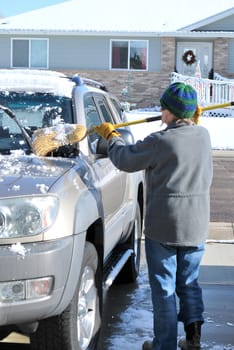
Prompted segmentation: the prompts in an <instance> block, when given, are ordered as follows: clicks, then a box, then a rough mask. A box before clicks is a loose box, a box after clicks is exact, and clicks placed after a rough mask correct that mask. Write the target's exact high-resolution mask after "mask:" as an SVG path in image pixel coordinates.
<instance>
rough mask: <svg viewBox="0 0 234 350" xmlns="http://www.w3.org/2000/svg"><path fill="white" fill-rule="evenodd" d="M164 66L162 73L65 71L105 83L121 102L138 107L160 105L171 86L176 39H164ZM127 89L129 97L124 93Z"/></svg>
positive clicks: (162, 65) (162, 66)
mask: <svg viewBox="0 0 234 350" xmlns="http://www.w3.org/2000/svg"><path fill="white" fill-rule="evenodd" d="M161 54H162V64H161V71H160V72H144V71H109V70H108V71H78V72H74V71H65V72H64V71H63V72H64V73H65V74H68V75H71V74H74V73H79V74H80V75H81V76H84V77H87V78H90V79H94V80H98V81H101V82H103V83H104V84H105V85H106V87H107V88H108V90H109V91H111V92H112V93H113V94H114V95H116V96H117V97H118V98H119V99H120V101H127V102H130V103H132V104H135V105H136V107H138V108H139V107H152V106H155V105H159V99H160V96H161V94H162V92H163V90H164V89H165V87H167V86H168V84H170V73H171V72H173V71H174V64H175V39H174V38H163V39H162V52H161ZM126 88H127V90H128V93H127V95H124V94H123V91H124V90H125V89H126Z"/></svg>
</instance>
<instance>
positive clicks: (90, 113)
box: [84, 95, 102, 153]
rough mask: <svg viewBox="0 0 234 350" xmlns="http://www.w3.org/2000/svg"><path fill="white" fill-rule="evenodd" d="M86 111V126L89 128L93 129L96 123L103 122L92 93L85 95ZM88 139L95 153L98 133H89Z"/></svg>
mask: <svg viewBox="0 0 234 350" xmlns="http://www.w3.org/2000/svg"><path fill="white" fill-rule="evenodd" d="M84 111H85V118H86V127H87V129H88V130H89V129H92V128H93V127H94V126H95V125H99V124H101V123H102V120H101V118H100V115H99V113H98V110H97V107H96V105H95V102H94V99H93V97H92V96H91V95H87V96H85V97H84ZM88 141H89V144H90V147H91V150H92V152H94V153H95V150H96V144H97V141H98V135H97V134H95V133H90V134H89V135H88Z"/></svg>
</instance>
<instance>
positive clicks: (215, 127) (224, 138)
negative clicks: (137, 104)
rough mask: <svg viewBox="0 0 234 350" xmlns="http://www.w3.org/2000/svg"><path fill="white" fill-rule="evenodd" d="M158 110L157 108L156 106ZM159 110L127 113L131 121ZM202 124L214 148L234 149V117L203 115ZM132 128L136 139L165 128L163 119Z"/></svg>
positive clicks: (146, 116) (151, 114)
mask: <svg viewBox="0 0 234 350" xmlns="http://www.w3.org/2000/svg"><path fill="white" fill-rule="evenodd" d="M156 110H157V108H156ZM159 114H160V113H159V112H157V111H154V110H152V111H150V110H147V111H144V110H140V111H138V110H135V111H130V112H128V113H126V117H127V119H128V120H129V121H132V120H138V119H144V118H148V117H151V116H154V115H159ZM200 125H202V126H204V127H205V128H207V129H208V131H209V133H210V137H211V143H212V148H213V149H223V150H234V137H233V132H234V118H231V117H230V118H229V117H205V116H202V117H201V122H200ZM130 128H131V130H132V132H133V134H134V137H135V139H136V140H138V139H143V138H144V137H145V136H147V135H148V134H150V133H151V132H155V131H159V130H161V129H164V128H165V125H162V123H161V121H156V122H150V123H143V124H136V125H132V126H131V127H130Z"/></svg>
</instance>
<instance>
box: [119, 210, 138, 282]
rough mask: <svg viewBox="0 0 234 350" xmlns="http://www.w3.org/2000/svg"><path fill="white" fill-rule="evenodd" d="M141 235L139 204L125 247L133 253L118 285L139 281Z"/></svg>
mask: <svg viewBox="0 0 234 350" xmlns="http://www.w3.org/2000/svg"><path fill="white" fill-rule="evenodd" d="M141 233H142V232H141V211H140V206H139V204H138V205H137V208H136V215H135V220H134V225H133V228H132V232H131V235H130V237H129V239H128V241H127V243H126V244H125V245H124V248H125V249H132V250H133V253H132V254H131V256H130V257H129V259H128V261H127V262H126V264H125V265H124V267H123V268H122V270H121V271H120V273H119V275H118V276H117V278H116V282H117V283H132V282H135V281H136V279H137V276H138V274H139V269H140V256H141Z"/></svg>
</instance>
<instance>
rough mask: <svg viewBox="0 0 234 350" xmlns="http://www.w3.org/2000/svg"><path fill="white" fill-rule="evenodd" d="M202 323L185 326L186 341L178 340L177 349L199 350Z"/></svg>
mask: <svg viewBox="0 0 234 350" xmlns="http://www.w3.org/2000/svg"><path fill="white" fill-rule="evenodd" d="M202 323H203V322H201V321H197V322H193V323H190V324H189V325H188V326H186V327H185V328H184V329H185V333H186V339H185V338H184V339H180V341H179V344H178V345H179V347H180V348H181V349H183V350H201V343H200V340H201V325H202Z"/></svg>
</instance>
